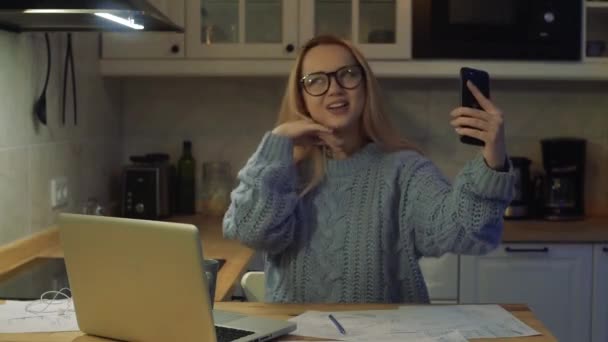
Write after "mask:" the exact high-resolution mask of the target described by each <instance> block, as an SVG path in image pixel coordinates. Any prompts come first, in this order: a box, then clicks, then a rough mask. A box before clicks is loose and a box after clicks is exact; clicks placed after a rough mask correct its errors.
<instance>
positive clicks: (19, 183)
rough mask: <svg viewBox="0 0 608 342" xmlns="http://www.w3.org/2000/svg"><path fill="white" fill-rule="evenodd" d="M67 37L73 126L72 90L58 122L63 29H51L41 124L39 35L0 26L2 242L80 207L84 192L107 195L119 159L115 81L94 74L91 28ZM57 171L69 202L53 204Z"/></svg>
mask: <svg viewBox="0 0 608 342" xmlns="http://www.w3.org/2000/svg"><path fill="white" fill-rule="evenodd" d="M73 38H74V42H73V44H74V58H75V67H76V73H77V86H78V87H77V91H78V125H77V126H75V125H74V123H73V119H72V118H73V115H72V113H73V112H72V101H71V93H70V94H68V100H67V101H66V102H67V113H66V114H67V122H66V125H65V126H62V124H61V122H60V120H61V107H62V98H61V96H62V94H63V85H62V82H63V60H64V57H65V48H66V34H65V33H63V34H61V33H52V34H51V46H52V67H51V76H50V81H49V87H48V91H47V115H48V126H42V125H40V124H38V123H37V122H36V121H35V120H34V119H33V114H32V107H33V104H34V101H35V99H36V98H37V97H38V96H39V95H40V92H41V90H42V86H43V83H44V77H45V73H46V46H45V43H44V36H43V34H42V33H22V34H13V33H8V32H5V31H0V245H3V244H5V243H8V242H10V241H14V240H16V239H19V238H22V237H25V236H27V235H30V234H32V233H35V232H37V231H40V230H42V229H45V228H48V227H49V226H50V225H51V224H53V222H54V219H55V216H56V214H57V213H58V212H59V211H79V210H80V208H81V206H82V204H83V202H84V201H85V200H86V198H88V197H90V196H96V197H98V198H99V199H100V200H102V201H107V200H108V198H109V195H110V194H109V192H110V191H111V190H110V189H112V187H111V186H110V183H111V179H112V173H113V172H115V171H116V170H118V169H119V166H120V163H121V149H122V140H121V136H122V130H121V129H120V128H121V126H122V121H121V120H120V105H121V102H120V99H121V88H120V82H119V81H116V80H112V81H108V80H103V79H102V78H101V77H100V76H99V71H98V69H99V68H98V61H97V55H98V53H97V44H98V40H97V34H94V33H79V34H74V36H73ZM70 89H71V87H70V86H68V91H70ZM59 176H67V178H68V183H69V188H70V190H71V194H70V203H69V205H68V206H67V207H64V208H60V209H55V210H53V209H51V206H50V199H49V197H50V195H49V189H50V180H51V179H52V178H55V177H59Z"/></svg>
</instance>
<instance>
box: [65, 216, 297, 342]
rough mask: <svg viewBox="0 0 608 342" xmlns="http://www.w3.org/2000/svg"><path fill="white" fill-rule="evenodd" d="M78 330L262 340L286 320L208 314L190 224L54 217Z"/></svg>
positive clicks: (204, 340) (151, 337)
mask: <svg viewBox="0 0 608 342" xmlns="http://www.w3.org/2000/svg"><path fill="white" fill-rule="evenodd" d="M58 223H59V234H60V238H61V246H62V248H63V252H64V256H65V264H66V268H67V273H68V280H69V284H70V289H71V292H72V299H73V301H74V309H75V311H76V317H77V320H78V326H79V327H80V330H81V331H82V332H84V333H87V334H90V335H95V336H100V337H107V338H111V339H117V340H125V341H146V342H155V341H159V342H160V341H162V342H167V341H180V342H190V341H192V342H215V341H218V342H220V341H221V342H223V341H238V342H241V341H243V342H245V341H266V340H270V339H272V338H276V337H277V336H281V335H285V334H288V333H289V332H291V331H294V330H295V329H296V325H295V324H294V323H292V322H288V321H282V320H274V319H267V318H261V317H253V316H245V315H241V314H236V313H231V312H219V311H216V312H214V311H213V310H212V309H211V306H210V300H212V299H210V298H209V291H208V287H207V280H206V276H205V275H204V271H203V266H202V265H203V258H202V255H203V253H202V247H201V241H200V235H199V232H198V230H197V228H196V227H195V226H193V225H189V224H180V223H171V222H160V221H146V220H134V219H125V218H117V217H105V216H92V215H76V214H60V215H59V219H58Z"/></svg>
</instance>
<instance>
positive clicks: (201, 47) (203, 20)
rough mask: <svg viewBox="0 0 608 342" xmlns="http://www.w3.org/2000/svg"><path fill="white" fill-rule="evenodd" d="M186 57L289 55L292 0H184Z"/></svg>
mask: <svg viewBox="0 0 608 342" xmlns="http://www.w3.org/2000/svg"><path fill="white" fill-rule="evenodd" d="M187 5H188V10H187V19H188V20H187V30H186V34H187V40H188V51H187V55H188V57H214V58H248V57H263V58H292V57H293V56H294V54H295V46H296V44H297V41H296V39H297V30H298V27H297V25H296V24H294V23H297V10H298V8H297V5H296V2H295V1H293V0H187Z"/></svg>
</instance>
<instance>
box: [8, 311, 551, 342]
mask: <svg viewBox="0 0 608 342" xmlns="http://www.w3.org/2000/svg"><path fill="white" fill-rule="evenodd" d="M397 307H398V305H394V304H266V303H243V302H221V303H217V304H216V305H215V308H216V309H218V310H224V311H233V312H239V313H244V314H249V315H255V316H261V317H270V318H276V319H285V320H286V319H289V318H291V317H295V316H297V315H299V314H301V313H303V312H305V311H306V310H319V311H344V310H388V309H396V308H397ZM503 307H504V308H505V309H506V310H508V311H509V312H511V313H512V314H513V315H514V316H515V317H517V318H518V319H520V320H521V321H522V322H524V323H526V324H527V325H529V326H530V327H532V328H533V329H535V330H536V331H538V332H540V333H541V334H542V335H539V336H531V337H519V338H497V339H474V340H473V341H486V342H555V341H557V340H556V339H555V337H553V335H551V333H550V332H549V331H548V330H547V328H545V327H544V326H543V324H542V323H541V322H540V321H539V320H538V319H536V317H534V314H533V313H532V312H531V311H530V310H529V309H528V307H527V306H525V305H503ZM303 339H306V340H310V341H319V339H315V338H302V337H300V336H297V337H296V336H287V337H284V338H281V339H280V340H281V341H289V340H303ZM102 341H106V342H107V341H111V340H107V339H102V338H98V337H92V336H87V335H84V334H83V333H82V332H63V333H38V334H0V342H102Z"/></svg>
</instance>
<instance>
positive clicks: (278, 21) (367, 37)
mask: <svg viewBox="0 0 608 342" xmlns="http://www.w3.org/2000/svg"><path fill="white" fill-rule="evenodd" d="M153 2H154V3H155V4H157V6H158V7H159V8H161V9H164V10H166V11H167V14H168V15H169V17H171V18H172V19H174V21H175V22H176V23H178V24H180V25H182V26H183V27H184V29H185V33H155V32H133V33H104V34H103V36H102V40H103V41H102V46H103V51H102V59H101V61H100V71H101V74H102V75H105V76H281V77H285V76H287V75H288V73H289V70H290V68H291V67H292V65H293V62H294V59H295V56H296V54H297V51H298V48H300V47H301V46H302V44H304V42H305V41H307V40H308V39H310V38H311V37H313V36H315V35H317V34H323V33H331V34H335V35H338V36H341V37H343V38H347V39H350V40H351V41H352V42H353V43H354V44H355V45H356V46H357V47H358V48H359V49H360V50H361V51H362V52H363V54H364V55H365V56H366V57H367V58H368V59H369V61H370V66H371V68H372V69H373V71H374V72H375V74H376V75H378V76H381V77H398V78H403V77H405V78H428V79H445V78H452V79H453V78H457V77H458V74H459V70H460V68H461V67H462V66H463V65H467V66H471V67H475V68H479V69H484V70H487V71H488V72H489V73H490V75H491V76H492V79H494V80H498V79H513V80H560V81H563V80H583V81H589V80H592V81H605V80H608V48H604V49H603V50H602V46H603V45H606V44H605V43H606V42H608V5H607V3H606V2H600V1H589V2H586V3H585V27H586V29H585V30H583V31H584V35H585V39H583V41H592V42H596V43H591V46H592V49H591V50H590V51H592V52H591V55H593V54H594V53H596V54H599V55H600V56H597V57H596V56H591V55H589V56H587V57H585V59H584V60H583V61H582V62H551V63H547V62H543V61H538V62H531V61H498V60H496V61H494V60H483V61H479V60H474V61H473V60H414V59H412V58H411V36H412V25H411V22H412V18H411V17H412V10H411V7H412V6H411V0H153ZM597 42H599V43H597ZM585 46H586V44H585V43H581V49H585ZM594 49H595V50H594ZM598 49H599V50H598ZM600 50H601V51H600ZM593 51H595V52H593ZM600 52H601V53H600ZM602 56H603V57H602Z"/></svg>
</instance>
